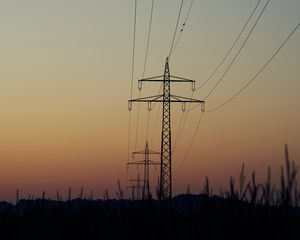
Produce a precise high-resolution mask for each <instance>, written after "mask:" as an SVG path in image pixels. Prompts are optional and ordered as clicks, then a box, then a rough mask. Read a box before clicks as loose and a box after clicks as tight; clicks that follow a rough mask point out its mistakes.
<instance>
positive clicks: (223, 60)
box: [196, 0, 261, 90]
mask: <svg viewBox="0 0 300 240" xmlns="http://www.w3.org/2000/svg"><path fill="white" fill-rule="evenodd" d="M260 2H261V0H258V1H257V3H256V5H255V7H254V9H253V10H252V12H251V14H250V16H249V17H248V19H247V21H246V23H245V24H244V26H243V28H242V30H241V31H240V33H239V34H238V36H237V38H236V39H235V41H234V42H233V44H232V46H231V47H230V49H229V50H228V51H227V53H226V54H225V56H224V57H223V59H222V61H221V62H220V63H219V64H218V66H217V67H216V68H215V70H214V71H213V72H212V73H211V74H210V75H209V77H208V78H207V79H206V80H205V81H204V82H203V83H202V84H201V85H200V86H199V87H198V88H197V89H196V90H199V89H200V88H202V87H203V86H204V85H205V84H206V83H208V81H209V80H210V79H211V78H212V77H213V76H214V75H215V74H216V72H217V71H218V70H219V68H220V67H221V66H222V65H223V63H224V62H225V60H226V59H227V57H228V56H229V54H230V53H231V51H232V50H233V48H234V47H235V45H236V44H237V42H238V41H239V39H240V37H241V36H242V34H243V32H244V30H245V29H246V27H247V26H248V24H249V22H250V20H251V19H252V17H253V15H254V13H255V11H256V9H257V7H258V5H259V3H260Z"/></svg>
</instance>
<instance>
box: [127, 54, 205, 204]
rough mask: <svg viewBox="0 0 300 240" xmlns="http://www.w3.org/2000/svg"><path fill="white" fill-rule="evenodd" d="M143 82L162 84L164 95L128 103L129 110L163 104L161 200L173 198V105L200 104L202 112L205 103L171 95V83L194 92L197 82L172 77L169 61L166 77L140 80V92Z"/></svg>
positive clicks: (149, 108) (165, 71) (137, 99)
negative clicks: (142, 104) (184, 85)
mask: <svg viewBox="0 0 300 240" xmlns="http://www.w3.org/2000/svg"><path fill="white" fill-rule="evenodd" d="M143 82H161V83H163V93H162V94H161V95H155V96H150V97H144V98H136V99H131V100H129V101H128V108H129V110H131V109H132V102H146V103H148V110H151V104H152V103H154V102H161V103H162V104H163V109H162V135H161V153H160V154H161V166H160V196H159V197H160V199H168V198H172V154H171V103H175V102H176V103H182V109H183V110H184V109H185V103H200V104H201V110H202V111H204V104H205V102H204V101H202V100H198V99H193V98H187V97H181V96H177V95H173V94H171V83H175V82H176V83H191V84H192V90H193V91H194V90H195V81H194V80H190V79H186V78H182V77H176V76H172V75H170V68H169V60H168V58H167V59H166V62H165V68H164V75H161V76H157V77H151V78H145V79H140V80H139V81H138V88H139V90H141V89H142V83H143Z"/></svg>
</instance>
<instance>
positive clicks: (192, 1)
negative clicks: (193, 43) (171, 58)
mask: <svg viewBox="0 0 300 240" xmlns="http://www.w3.org/2000/svg"><path fill="white" fill-rule="evenodd" d="M193 3H194V0H191V3H190V6H189V9H188V12H187V15H186V17H185V20H184V22H183V24H182V26H181V29H180V33H179V36H178V38H177V40H176V42H175V45H174V48H173V51H174V50H175V49H176V47H177V45H178V42H179V40H180V39H181V36H182V32H183V30H184V28H185V26H186V23H187V20H188V18H189V16H190V13H191V9H192V5H193Z"/></svg>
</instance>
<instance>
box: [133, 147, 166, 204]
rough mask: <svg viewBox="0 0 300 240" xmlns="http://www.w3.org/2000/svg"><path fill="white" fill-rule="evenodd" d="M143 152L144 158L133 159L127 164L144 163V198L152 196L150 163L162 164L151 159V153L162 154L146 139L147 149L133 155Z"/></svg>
mask: <svg viewBox="0 0 300 240" xmlns="http://www.w3.org/2000/svg"><path fill="white" fill-rule="evenodd" d="M137 154H141V155H144V159H143V160H139V161H133V162H129V163H127V165H143V166H144V179H143V182H144V184H143V199H146V198H150V196H151V190H150V165H160V163H159V162H156V161H152V160H150V157H149V155H150V154H157V155H160V153H159V152H155V151H151V150H150V149H149V144H148V141H146V146H145V149H144V150H142V151H137V152H133V153H132V155H133V156H134V155H137Z"/></svg>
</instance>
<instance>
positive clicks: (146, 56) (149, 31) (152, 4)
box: [134, 0, 154, 151]
mask: <svg viewBox="0 0 300 240" xmlns="http://www.w3.org/2000/svg"><path fill="white" fill-rule="evenodd" d="M153 8H154V0H152V3H151V11H150V20H149V27H148V37H147V44H146V52H145V59H144V66H143V72H142V79H143V78H144V76H145V72H146V66H147V60H148V52H149V44H150V36H151V27H152V18H153ZM140 97H141V90H139V96H138V98H140ZM149 118H150V114H148V116H147V127H146V136H147V135H148V133H147V131H148V129H149V121H150V119H149ZM139 121H140V102H138V110H137V122H136V131H135V133H136V134H135V144H134V149H135V151H136V146H137V142H138V134H139ZM146 141H147V139H146Z"/></svg>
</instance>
